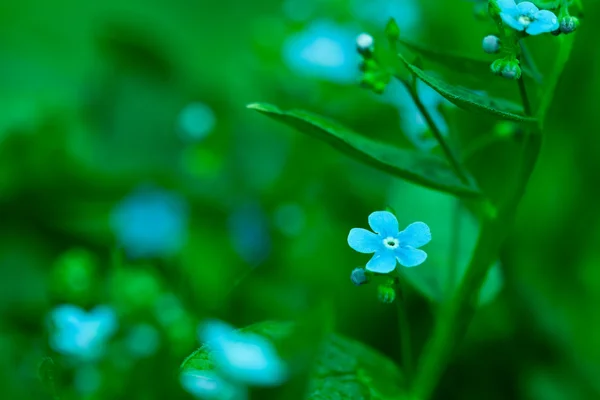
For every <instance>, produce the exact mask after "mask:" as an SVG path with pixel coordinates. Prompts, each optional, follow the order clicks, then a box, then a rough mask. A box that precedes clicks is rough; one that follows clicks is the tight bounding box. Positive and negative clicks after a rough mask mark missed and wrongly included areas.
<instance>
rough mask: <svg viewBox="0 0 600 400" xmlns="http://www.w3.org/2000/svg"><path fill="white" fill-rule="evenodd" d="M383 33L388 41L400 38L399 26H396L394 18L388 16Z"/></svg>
mask: <svg viewBox="0 0 600 400" xmlns="http://www.w3.org/2000/svg"><path fill="white" fill-rule="evenodd" d="M385 35H386V36H387V38H388V40H390V41H394V40H398V39H400V27H399V26H398V24H397V23H396V20H395V19H394V18H390V20H389V21H388V23H387V25H386V26H385Z"/></svg>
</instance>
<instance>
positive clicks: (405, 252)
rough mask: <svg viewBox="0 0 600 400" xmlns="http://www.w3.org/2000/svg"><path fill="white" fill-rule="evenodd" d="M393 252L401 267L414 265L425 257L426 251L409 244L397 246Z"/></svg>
mask: <svg viewBox="0 0 600 400" xmlns="http://www.w3.org/2000/svg"><path fill="white" fill-rule="evenodd" d="M394 252H395V254H396V258H397V259H398V261H399V262H400V265H402V266H403V267H416V266H417V265H419V264H422V263H423V261H425V260H426V259H427V253H425V252H424V251H423V250H419V249H415V248H413V247H411V246H404V247H398V248H397V249H396V250H394Z"/></svg>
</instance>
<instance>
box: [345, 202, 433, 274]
mask: <svg viewBox="0 0 600 400" xmlns="http://www.w3.org/2000/svg"><path fill="white" fill-rule="evenodd" d="M369 225H370V226H371V229H373V231H374V232H375V233H373V232H370V231H368V230H366V229H362V228H353V229H351V230H350V234H349V235H348V244H349V245H350V247H352V248H353V249H354V250H356V251H358V252H360V253H375V255H374V256H373V257H372V258H371V260H369V262H368V263H367V265H366V269H367V270H369V271H372V272H377V273H381V274H386V273H388V272H392V271H393V270H394V269H395V268H396V261H398V262H400V265H402V266H404V267H415V266H417V265H419V264H421V263H423V262H424V261H425V259H426V258H427V253H425V252H424V251H423V250H420V249H418V247H421V246H423V245H425V244H427V243H429V241H430V240H431V232H430V231H429V227H428V226H427V224H425V223H423V222H413V223H412V224H410V225H409V226H407V227H406V229H405V230H403V231H401V232H400V231H399V228H398V220H397V219H396V217H395V216H394V214H392V213H391V212H389V211H375V212H374V213H372V214H371V215H369Z"/></svg>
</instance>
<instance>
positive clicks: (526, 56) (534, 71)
mask: <svg viewBox="0 0 600 400" xmlns="http://www.w3.org/2000/svg"><path fill="white" fill-rule="evenodd" d="M519 43H520V45H521V55H522V56H523V61H524V62H525V65H527V66H528V67H529V70H530V71H531V77H532V78H533V80H534V81H535V82H536V83H537V84H541V83H542V74H541V73H540V70H539V69H538V67H537V65H536V63H535V60H534V59H533V56H532V55H531V52H530V51H529V48H528V47H527V44H526V43H525V41H524V40H521V41H520V42H519Z"/></svg>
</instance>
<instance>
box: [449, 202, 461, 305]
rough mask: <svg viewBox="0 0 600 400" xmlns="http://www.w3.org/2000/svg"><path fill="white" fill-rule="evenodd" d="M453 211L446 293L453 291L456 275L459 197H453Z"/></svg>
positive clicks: (458, 241)
mask: <svg viewBox="0 0 600 400" xmlns="http://www.w3.org/2000/svg"><path fill="white" fill-rule="evenodd" d="M454 201H455V205H454V211H453V215H452V239H451V242H450V254H449V256H448V284H447V287H446V288H445V289H446V293H448V295H451V294H452V293H453V292H454V289H455V288H456V284H457V277H458V252H459V247H460V232H461V229H460V228H461V224H460V223H461V219H460V214H461V207H462V204H461V202H460V200H459V199H455V200H454Z"/></svg>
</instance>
